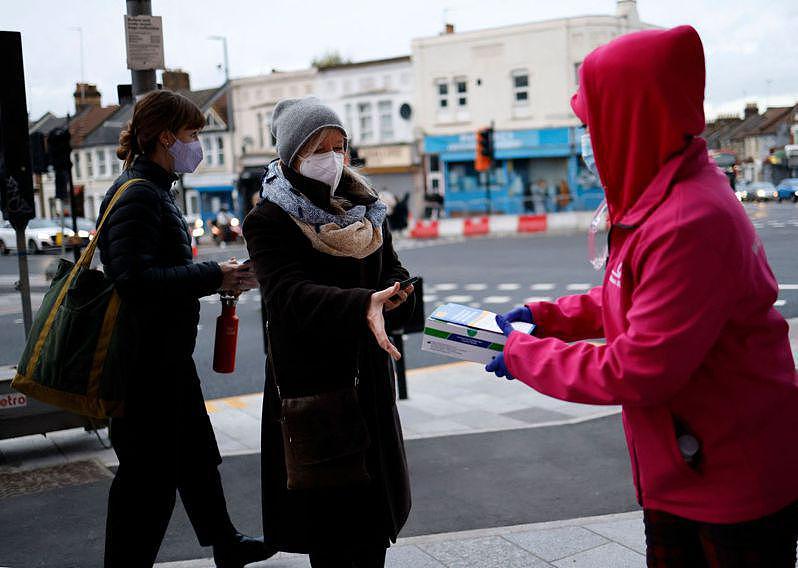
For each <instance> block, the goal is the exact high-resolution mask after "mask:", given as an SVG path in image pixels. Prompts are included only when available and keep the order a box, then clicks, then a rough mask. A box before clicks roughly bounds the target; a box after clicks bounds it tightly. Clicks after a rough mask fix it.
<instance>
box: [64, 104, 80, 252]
mask: <svg viewBox="0 0 798 568" xmlns="http://www.w3.org/2000/svg"><path fill="white" fill-rule="evenodd" d="M69 121H70V117H69V115H68V114H67V122H66V128H67V130H69ZM68 179H69V214H70V216H71V217H72V243H73V246H72V252H73V253H74V255H75V262H77V261H78V260H79V259H80V245H78V216H77V211H78V208H77V204H78V201H77V196H76V195H75V186H74V184H73V183H72V156H71V150H70V156H69V176H68ZM63 227H64V215H63V213H62V214H61V228H62V231H63ZM64 236H65V235H64V233H63V232H62V233H61V241H62V242H63V240H64Z"/></svg>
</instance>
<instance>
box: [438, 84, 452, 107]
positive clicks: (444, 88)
mask: <svg viewBox="0 0 798 568" xmlns="http://www.w3.org/2000/svg"><path fill="white" fill-rule="evenodd" d="M435 90H436V92H437V96H438V110H447V109H448V108H449V83H448V82H447V81H446V79H438V80H436V81H435Z"/></svg>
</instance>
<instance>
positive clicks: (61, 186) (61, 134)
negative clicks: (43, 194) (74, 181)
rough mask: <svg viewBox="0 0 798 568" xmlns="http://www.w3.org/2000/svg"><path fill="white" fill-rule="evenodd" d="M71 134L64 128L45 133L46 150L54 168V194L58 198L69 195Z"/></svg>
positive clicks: (64, 197)
mask: <svg viewBox="0 0 798 568" xmlns="http://www.w3.org/2000/svg"><path fill="white" fill-rule="evenodd" d="M70 140H71V136H70V134H69V130H68V129H66V128H56V129H54V130H51V131H50V134H48V135H47V152H48V153H49V154H50V163H51V164H53V169H54V170H55V196H56V198H58V199H66V198H68V197H69V177H70V176H69V174H70V170H71V168H72V159H71V157H72V156H71V154H72V144H71V142H70Z"/></svg>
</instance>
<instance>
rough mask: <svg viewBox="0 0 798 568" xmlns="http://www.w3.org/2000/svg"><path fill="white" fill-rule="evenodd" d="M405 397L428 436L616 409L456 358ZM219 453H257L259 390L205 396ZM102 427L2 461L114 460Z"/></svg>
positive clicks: (415, 424) (36, 443) (24, 447)
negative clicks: (554, 393)
mask: <svg viewBox="0 0 798 568" xmlns="http://www.w3.org/2000/svg"><path fill="white" fill-rule="evenodd" d="M407 378H408V391H409V394H410V398H409V399H408V400H402V401H399V403H398V406H399V413H400V415H401V419H402V426H403V430H404V433H405V438H406V439H408V440H412V439H417V438H430V437H435V436H448V435H456V434H474V433H479V432H493V431H497V430H516V429H521V428H530V427H545V426H556V425H561V424H574V423H577V422H582V421H585V420H590V419H593V418H599V417H602V416H607V415H609V414H615V413H617V412H619V411H620V408H619V407H606V406H589V405H583V404H573V403H568V402H563V401H559V400H555V399H552V398H549V397H547V396H544V395H542V394H540V393H538V392H536V391H534V390H532V389H531V388H529V387H527V386H526V385H524V384H522V383H520V382H517V381H507V380H505V379H498V378H496V377H495V376H493V375H489V374H488V373H486V372H485V371H484V369H483V368H482V366H481V365H477V364H475V363H463V362H455V363H452V364H446V365H440V366H436V367H427V368H423V369H416V370H411V371H409V372H408V377H407ZM206 406H207V408H208V412H209V414H210V417H211V422H212V423H213V427H214V431H215V432H216V439H217V441H218V443H219V449H220V451H221V452H222V455H241V454H249V453H258V452H260V427H261V410H262V407H263V394H262V393H254V394H250V395H244V396H235V397H230V398H222V399H216V400H211V401H208V402H206ZM107 443H108V440H107V433H106V432H105V431H103V432H101V433H99V438H98V436H97V435H96V434H94V433H90V432H85V431H83V430H82V429H73V430H64V431H62V432H52V433H50V434H48V435H47V436H46V437H45V436H25V437H22V438H16V439H12V440H0V452H2V454H3V457H4V458H5V460H6V462H7V463H8V464H9V465H12V466H13V465H16V464H19V465H22V466H23V467H25V468H35V467H42V466H47V465H53V464H55V463H63V462H70V461H79V460H85V459H98V460H100V461H101V462H102V463H104V464H106V465H109V466H112V465H116V463H117V461H116V454H114V452H113V450H111V449H107V448H103V446H102V444H107Z"/></svg>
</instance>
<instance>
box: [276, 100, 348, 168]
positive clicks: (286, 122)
mask: <svg viewBox="0 0 798 568" xmlns="http://www.w3.org/2000/svg"><path fill="white" fill-rule="evenodd" d="M327 127H333V128H338V129H340V130H341V132H342V133H343V135H344V136H347V134H346V129H345V128H344V124H343V122H341V119H340V118H339V117H338V115H337V114H336V113H335V111H334V110H333V109H331V108H330V107H328V106H326V105H325V104H324V103H322V102H321V101H320V100H319V99H317V98H316V97H303V98H301V99H282V100H281V101H280V102H278V103H277V106H275V107H274V112H273V113H272V124H271V130H272V134H273V135H274V137H275V138H276V139H277V155H278V156H280V159H281V160H282V161H283V163H284V164H286V165H288V166H290V165H291V163H292V162H293V161H294V158H295V157H296V155H297V152H299V150H300V148H302V146H303V145H304V144H305V142H307V141H308V140H309V139H310V138H311V136H313V135H314V134H316V133H317V132H318V131H319V130H321V129H322V128H327Z"/></svg>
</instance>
